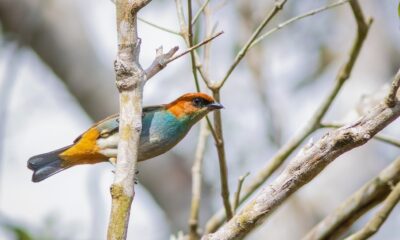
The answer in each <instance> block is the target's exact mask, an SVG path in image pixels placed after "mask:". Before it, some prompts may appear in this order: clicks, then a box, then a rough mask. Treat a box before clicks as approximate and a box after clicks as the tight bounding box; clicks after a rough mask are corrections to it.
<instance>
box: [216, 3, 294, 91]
mask: <svg viewBox="0 0 400 240" xmlns="http://www.w3.org/2000/svg"><path fill="white" fill-rule="evenodd" d="M286 1H287V0H280V1H276V2H275V5H274V7H273V8H272V10H271V11H270V12H269V13H268V14H267V16H266V17H265V18H264V20H263V21H262V22H261V24H260V25H259V26H258V27H257V28H256V30H255V31H254V32H253V34H252V35H251V37H250V38H249V40H247V42H246V44H245V45H244V46H243V47H242V49H240V51H239V52H238V54H237V55H236V57H235V60H234V61H233V63H232V65H231V66H230V67H229V69H228V71H227V72H226V74H225V76H224V77H223V78H222V80H221V82H219V83H217V84H216V85H215V86H214V87H213V88H214V89H218V88H221V87H222V86H223V85H224V84H225V82H226V80H228V78H229V76H230V75H231V73H232V72H233V70H235V68H236V66H237V65H238V64H239V63H240V61H241V60H242V59H243V58H244V56H245V55H246V53H247V50H249V48H250V45H251V44H252V43H253V42H254V41H255V40H256V38H257V37H258V35H259V34H260V33H261V31H262V30H263V29H264V27H265V26H266V25H267V24H268V23H269V22H270V21H271V19H273V18H274V17H275V15H276V14H277V13H278V12H279V11H280V10H281V9H282V8H283V6H284V5H285V3H286Z"/></svg>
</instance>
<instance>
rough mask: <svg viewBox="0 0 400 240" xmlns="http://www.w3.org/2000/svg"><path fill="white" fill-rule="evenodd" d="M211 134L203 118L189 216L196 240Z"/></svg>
mask: <svg viewBox="0 0 400 240" xmlns="http://www.w3.org/2000/svg"><path fill="white" fill-rule="evenodd" d="M209 135H210V131H209V130H208V126H207V122H206V121H205V120H203V121H202V122H201V127H200V133H199V138H198V141H197V147H196V155H195V159H194V163H193V167H192V203H191V207H190V217H189V239H190V240H196V239H198V238H199V235H198V231H197V229H198V226H199V211H200V199H201V185H202V184H201V181H202V166H203V158H204V152H205V151H206V144H207V139H208V137H209Z"/></svg>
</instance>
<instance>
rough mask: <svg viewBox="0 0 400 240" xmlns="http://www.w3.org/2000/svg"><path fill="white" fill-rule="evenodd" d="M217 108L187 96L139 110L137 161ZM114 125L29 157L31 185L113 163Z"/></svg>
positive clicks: (109, 122) (109, 121)
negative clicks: (73, 170) (69, 171)
mask: <svg viewBox="0 0 400 240" xmlns="http://www.w3.org/2000/svg"><path fill="white" fill-rule="evenodd" d="M221 108H223V106H222V105H221V104H219V103H217V102H215V100H214V99H213V98H212V97H210V96H209V95H207V94H204V93H188V94H185V95H183V96H181V97H179V98H178V99H176V100H175V101H173V102H171V103H169V104H164V105H158V106H150V107H145V108H143V117H142V133H141V135H140V143H139V153H138V161H144V160H147V159H150V158H154V157H156V156H158V155H160V154H163V153H165V152H167V151H168V150H170V149H171V148H172V147H174V146H175V145H176V144H177V143H178V142H179V141H181V140H182V139H183V138H184V137H185V135H186V134H187V133H188V132H189V130H190V128H191V127H192V126H193V125H194V124H195V123H196V122H198V121H199V120H200V119H201V118H203V117H204V116H205V115H207V113H209V112H210V111H213V110H216V109H221ZM118 125H119V123H118V115H113V116H110V117H108V118H106V119H104V120H102V121H100V122H98V123H96V124H95V125H94V126H92V127H91V128H89V129H88V130H87V131H86V132H84V133H83V134H82V135H80V136H79V137H78V138H77V139H76V140H75V141H74V143H73V144H72V145H69V146H67V147H63V148H60V149H57V150H55V151H52V152H48V153H44V154H40V155H37V156H33V157H31V158H30V159H29V160H28V168H29V169H31V170H33V176H32V181H33V182H40V181H42V180H44V179H46V178H48V177H50V176H52V175H53V174H56V173H58V172H60V171H62V170H65V169H67V168H70V167H72V166H76V165H81V164H94V163H99V162H105V161H108V160H109V159H110V160H115V158H116V156H117V146H118V139H119V136H118Z"/></svg>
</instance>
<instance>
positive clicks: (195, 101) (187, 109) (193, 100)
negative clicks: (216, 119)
mask: <svg viewBox="0 0 400 240" xmlns="http://www.w3.org/2000/svg"><path fill="white" fill-rule="evenodd" d="M166 108H167V109H168V111H169V112H171V113H172V114H173V115H174V116H175V117H177V118H179V119H188V120H190V121H193V122H196V121H198V120H200V119H201V118H202V117H204V116H205V115H207V113H209V112H211V111H213V110H218V109H221V108H223V106H222V105H221V104H220V103H218V102H216V101H215V100H214V98H213V97H211V96H209V95H207V94H205V93H187V94H184V95H182V96H180V97H179V98H178V99H176V100H175V101H173V102H171V103H169V104H167V105H166Z"/></svg>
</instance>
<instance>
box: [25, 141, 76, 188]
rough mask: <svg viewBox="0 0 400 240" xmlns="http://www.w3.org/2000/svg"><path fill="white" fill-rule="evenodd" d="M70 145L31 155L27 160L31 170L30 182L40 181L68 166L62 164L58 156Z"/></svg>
mask: <svg viewBox="0 0 400 240" xmlns="http://www.w3.org/2000/svg"><path fill="white" fill-rule="evenodd" d="M70 147H71V146H67V147H63V148H60V149H57V150H55V151H52V152H48V153H43V154H40V155H36V156H33V157H31V158H29V160H28V168H29V169H31V170H33V175H32V182H40V181H42V180H44V179H46V178H48V177H50V176H52V175H54V174H56V173H58V172H61V171H62V170H65V169H67V168H68V167H65V166H62V159H61V158H60V157H59V156H58V155H59V154H60V153H62V152H64V151H65V150H66V149H68V148H70Z"/></svg>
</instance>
